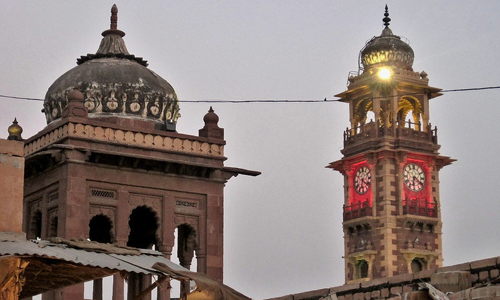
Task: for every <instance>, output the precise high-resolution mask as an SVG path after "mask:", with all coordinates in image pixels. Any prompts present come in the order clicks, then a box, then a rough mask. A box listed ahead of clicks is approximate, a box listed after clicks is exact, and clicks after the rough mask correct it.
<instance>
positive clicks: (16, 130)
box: [7, 118, 23, 141]
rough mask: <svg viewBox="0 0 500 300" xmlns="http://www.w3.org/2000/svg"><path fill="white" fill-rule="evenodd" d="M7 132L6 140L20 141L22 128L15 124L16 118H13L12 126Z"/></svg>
mask: <svg viewBox="0 0 500 300" xmlns="http://www.w3.org/2000/svg"><path fill="white" fill-rule="evenodd" d="M7 130H8V132H9V136H8V137H7V139H8V140H11V141H12V140H14V141H22V140H23V138H22V137H21V133H23V128H22V127H21V126H19V125H18V124H17V118H14V121H13V122H12V125H10V126H9V128H8V129H7Z"/></svg>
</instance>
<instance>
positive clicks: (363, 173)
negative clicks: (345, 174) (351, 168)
mask: <svg viewBox="0 0 500 300" xmlns="http://www.w3.org/2000/svg"><path fill="white" fill-rule="evenodd" d="M371 183H372V175H371V173H370V170H369V169H368V168H367V167H361V168H359V169H358V171H356V176H355V177H354V189H355V190H356V192H357V193H358V194H360V195H363V194H365V193H366V192H368V189H369V188H370V184H371Z"/></svg>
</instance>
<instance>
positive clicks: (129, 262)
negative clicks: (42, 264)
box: [0, 240, 187, 275]
mask: <svg viewBox="0 0 500 300" xmlns="http://www.w3.org/2000/svg"><path fill="white" fill-rule="evenodd" d="M0 256H34V257H44V258H52V259H60V260H64V261H68V262H72V263H76V264H81V265H84V266H92V267H99V268H107V269H112V270H119V271H126V272H133V273H142V274H152V275H158V274H161V272H158V271H157V270H154V269H153V268H152V266H153V265H154V264H155V263H156V262H161V263H164V264H166V265H168V266H169V267H171V268H172V269H175V270H185V271H187V269H186V268H183V267H182V266H179V265H177V264H175V263H173V262H171V261H170V260H168V259H167V258H165V257H164V256H163V255H162V253H161V252H158V251H151V250H148V251H145V253H141V254H140V255H123V254H113V253H109V254H108V253H99V252H95V251H88V250H83V249H75V248H72V247H69V246H68V245H65V244H59V243H49V242H46V241H36V242H33V241H28V240H24V241H22V240H16V241H0Z"/></svg>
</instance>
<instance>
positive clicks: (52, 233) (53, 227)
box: [49, 217, 58, 237]
mask: <svg viewBox="0 0 500 300" xmlns="http://www.w3.org/2000/svg"><path fill="white" fill-rule="evenodd" d="M57 223H58V219H57V217H53V218H52V220H50V224H49V237H56V236H57Z"/></svg>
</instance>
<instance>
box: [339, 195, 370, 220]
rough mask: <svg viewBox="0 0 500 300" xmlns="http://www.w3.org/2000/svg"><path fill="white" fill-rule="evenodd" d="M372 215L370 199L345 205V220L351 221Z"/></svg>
mask: <svg viewBox="0 0 500 300" xmlns="http://www.w3.org/2000/svg"><path fill="white" fill-rule="evenodd" d="M371 215H372V205H371V203H370V202H369V201H368V199H367V200H365V201H362V202H358V203H354V204H351V205H344V221H349V220H352V219H356V218H361V217H366V216H371Z"/></svg>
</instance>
